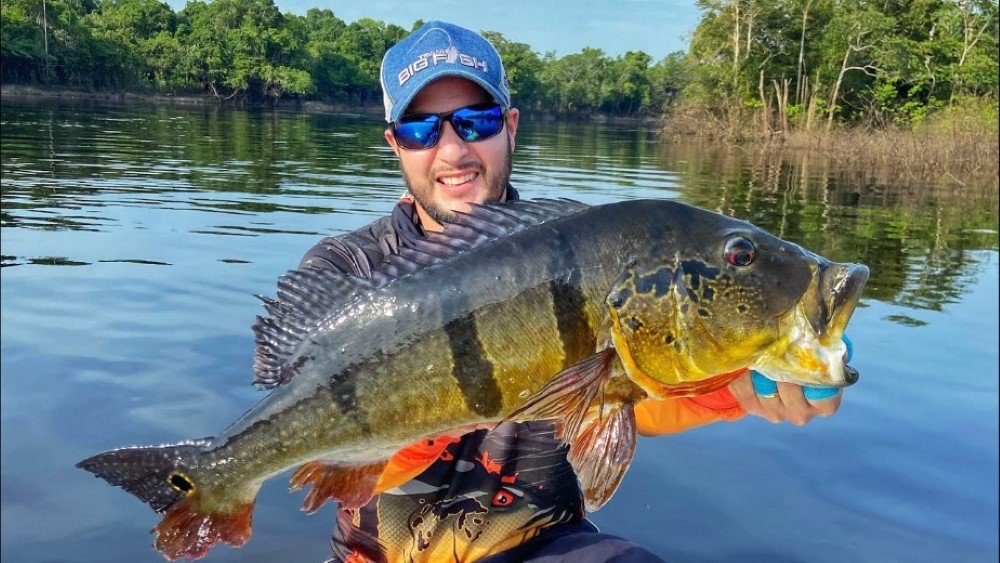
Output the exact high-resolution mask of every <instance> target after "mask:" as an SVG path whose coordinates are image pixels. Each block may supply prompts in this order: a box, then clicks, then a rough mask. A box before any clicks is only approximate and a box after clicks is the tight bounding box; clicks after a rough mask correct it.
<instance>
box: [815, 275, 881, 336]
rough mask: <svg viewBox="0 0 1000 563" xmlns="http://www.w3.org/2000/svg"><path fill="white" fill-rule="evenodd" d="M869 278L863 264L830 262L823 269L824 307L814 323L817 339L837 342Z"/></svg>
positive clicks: (820, 289)
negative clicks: (833, 339)
mask: <svg viewBox="0 0 1000 563" xmlns="http://www.w3.org/2000/svg"><path fill="white" fill-rule="evenodd" d="M868 276H869V270H868V266H865V265H863V264H838V263H835V262H831V263H828V264H827V265H826V267H824V268H823V270H822V272H821V273H820V279H819V291H820V296H821V300H820V303H821V305H822V307H821V311H819V313H820V314H819V315H817V316H816V317H814V318H813V319H811V320H812V324H813V330H814V331H816V334H817V335H819V336H820V337H821V338H822V337H830V338H836V337H840V336H841V335H843V334H844V329H845V328H847V323H848V321H850V320H851V315H853V314H854V310H855V309H856V308H857V306H858V301H860V300H861V292H862V291H863V290H864V288H865V283H867V281H868Z"/></svg>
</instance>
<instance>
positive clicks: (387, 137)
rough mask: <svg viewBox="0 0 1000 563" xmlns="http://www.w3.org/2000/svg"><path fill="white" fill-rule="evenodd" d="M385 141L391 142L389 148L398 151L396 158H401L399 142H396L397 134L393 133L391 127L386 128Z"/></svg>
mask: <svg viewBox="0 0 1000 563" xmlns="http://www.w3.org/2000/svg"><path fill="white" fill-rule="evenodd" d="M385 142H386V143H389V148H390V149H392V152H394V153H396V158H399V144H397V143H396V136H395V135H393V134H392V128H391V127H386V128H385Z"/></svg>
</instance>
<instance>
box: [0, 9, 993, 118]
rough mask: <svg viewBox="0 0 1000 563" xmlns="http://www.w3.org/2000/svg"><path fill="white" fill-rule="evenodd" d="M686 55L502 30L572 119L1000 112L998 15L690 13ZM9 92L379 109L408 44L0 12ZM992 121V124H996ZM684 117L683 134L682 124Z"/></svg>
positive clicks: (136, 14) (368, 25)
mask: <svg viewBox="0 0 1000 563" xmlns="http://www.w3.org/2000/svg"><path fill="white" fill-rule="evenodd" d="M697 3H698V6H699V7H700V8H701V10H702V12H703V14H702V18H701V21H700V22H699V23H698V26H697V27H696V29H695V30H694V32H693V33H692V35H691V38H690V49H689V51H688V52H686V53H683V52H675V53H670V54H668V55H666V56H665V57H663V58H662V59H660V60H659V61H658V62H654V58H653V57H652V56H650V55H649V54H647V53H644V52H642V51H631V52H628V53H625V54H624V55H620V56H616V57H611V56H608V55H607V54H605V53H604V52H603V51H602V50H600V49H596V48H592V47H585V48H583V49H582V50H580V51H579V52H577V53H569V54H566V55H564V56H556V54H555V53H545V54H539V53H537V52H535V51H533V50H532V49H531V47H530V46H529V45H527V44H525V43H520V42H516V41H511V40H509V39H507V38H505V37H504V36H503V35H502V34H500V33H498V32H496V31H484V32H483V35H484V36H485V37H486V38H487V39H488V40H489V41H491V42H492V43H493V45H494V46H495V47H496V48H497V51H498V52H499V53H500V54H501V56H502V58H503V60H504V66H505V68H506V70H507V73H508V76H509V78H510V83H511V94H512V96H513V98H514V101H515V104H516V105H517V106H518V107H520V108H522V109H523V110H528V111H541V110H544V111H546V112H549V113H552V114H559V115H566V116H577V117H582V116H589V115H597V114H604V115H625V116H643V115H652V116H659V115H661V114H663V113H668V114H671V115H675V116H683V115H689V116H691V115H694V116H697V118H696V119H691V120H690V121H691V122H692V123H700V124H703V125H704V124H705V120H709V121H710V122H711V123H714V124H717V125H718V127H704V126H701V129H713V130H716V131H722V132H723V133H724V134H727V135H728V134H729V132H732V133H733V134H736V135H745V134H747V133H749V132H754V131H757V132H758V133H763V134H765V135H771V134H773V133H774V132H779V133H783V132H787V131H788V130H789V129H803V130H806V131H808V130H812V129H814V128H817V127H821V126H823V127H827V128H829V127H831V126H832V125H833V124H835V123H850V124H857V125H861V126H865V127H870V128H871V127H875V128H880V127H885V126H888V125H902V126H910V125H913V124H917V123H921V122H923V121H925V120H926V119H927V118H928V117H929V116H930V115H933V114H934V113H935V112H939V111H941V110H942V109H945V108H951V107H953V106H955V105H956V104H958V105H961V104H966V103H971V102H970V100H971V101H974V102H975V103H976V104H979V105H982V104H984V103H985V105H987V106H992V107H996V100H997V99H998V97H1000V96H998V83H1000V80H998V70H997V63H998V56H997V49H998V40H997V35H998V33H997V26H998V24H997V21H998V20H997V18H998V16H997V13H998V10H997V0H884V1H882V2H878V3H872V2H870V1H868V0H777V1H765V0H697ZM0 5H2V12H0V14H2V17H0V29H2V34H3V41H2V49H0V52H2V78H3V81H4V82H10V83H21V84H35V85H43V86H54V87H70V88H90V89H125V88H129V89H146V90H150V91H160V92H207V93H209V94H211V95H213V96H215V97H216V98H218V99H219V100H220V101H231V102H234V103H239V104H267V103H273V102H275V101H277V100H278V99H281V98H289V97H292V98H311V99H319V100H323V101H328V102H335V103H347V104H360V105H375V104H378V103H379V101H380V100H381V89H380V82H379V65H380V64H381V61H382V56H383V55H384V54H385V51H386V50H387V49H388V48H389V47H390V46H391V45H393V44H394V43H396V42H397V41H399V40H400V39H402V38H403V37H404V36H405V35H406V34H407V33H408V32H409V31H411V30H412V29H416V28H417V27H419V26H420V25H422V24H423V22H422V21H417V22H414V24H413V26H412V28H411V29H410V30H407V29H404V28H402V27H399V26H396V25H392V24H386V23H384V22H381V21H378V20H373V19H369V18H363V19H360V20H358V21H355V22H352V23H349V24H348V23H346V22H344V21H342V20H341V19H339V18H337V16H336V15H334V13H333V12H331V11H330V10H328V9H318V8H313V9H311V10H309V11H308V12H307V13H306V14H305V15H304V16H300V15H296V14H291V13H285V14H282V13H281V12H280V11H279V10H278V8H277V7H276V6H275V4H274V0H212V1H208V2H206V1H202V0H191V1H189V2H188V4H187V5H186V6H185V7H184V8H183V9H181V10H180V11H178V12H174V11H173V10H172V9H171V8H170V6H168V5H167V4H165V3H164V2H162V1H160V0H44V2H43V0H0ZM994 113H995V112H994ZM681 121H682V120H678V121H677V122H678V123H679V122H681Z"/></svg>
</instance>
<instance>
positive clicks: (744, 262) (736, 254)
mask: <svg viewBox="0 0 1000 563" xmlns="http://www.w3.org/2000/svg"><path fill="white" fill-rule="evenodd" d="M755 258H757V247H756V246H754V244H753V243H752V242H750V240H749V239H746V238H744V237H733V238H731V239H729V241H728V242H726V262H729V263H730V264H731V265H733V266H749V265H750V264H752V263H753V261H754V259H755Z"/></svg>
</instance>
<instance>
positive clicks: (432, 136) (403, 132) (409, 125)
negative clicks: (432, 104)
mask: <svg viewBox="0 0 1000 563" xmlns="http://www.w3.org/2000/svg"><path fill="white" fill-rule="evenodd" d="M440 123H441V119H440V118H439V117H438V116H436V115H428V116H426V117H424V118H422V119H419V120H416V121H401V122H399V123H396V124H395V126H394V129H395V130H396V142H398V143H399V144H400V146H402V147H403V148H404V149H426V148H430V147H432V146H434V144H435V143H437V140H438V132H439V131H440V130H441V128H440V127H439V125H440Z"/></svg>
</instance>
